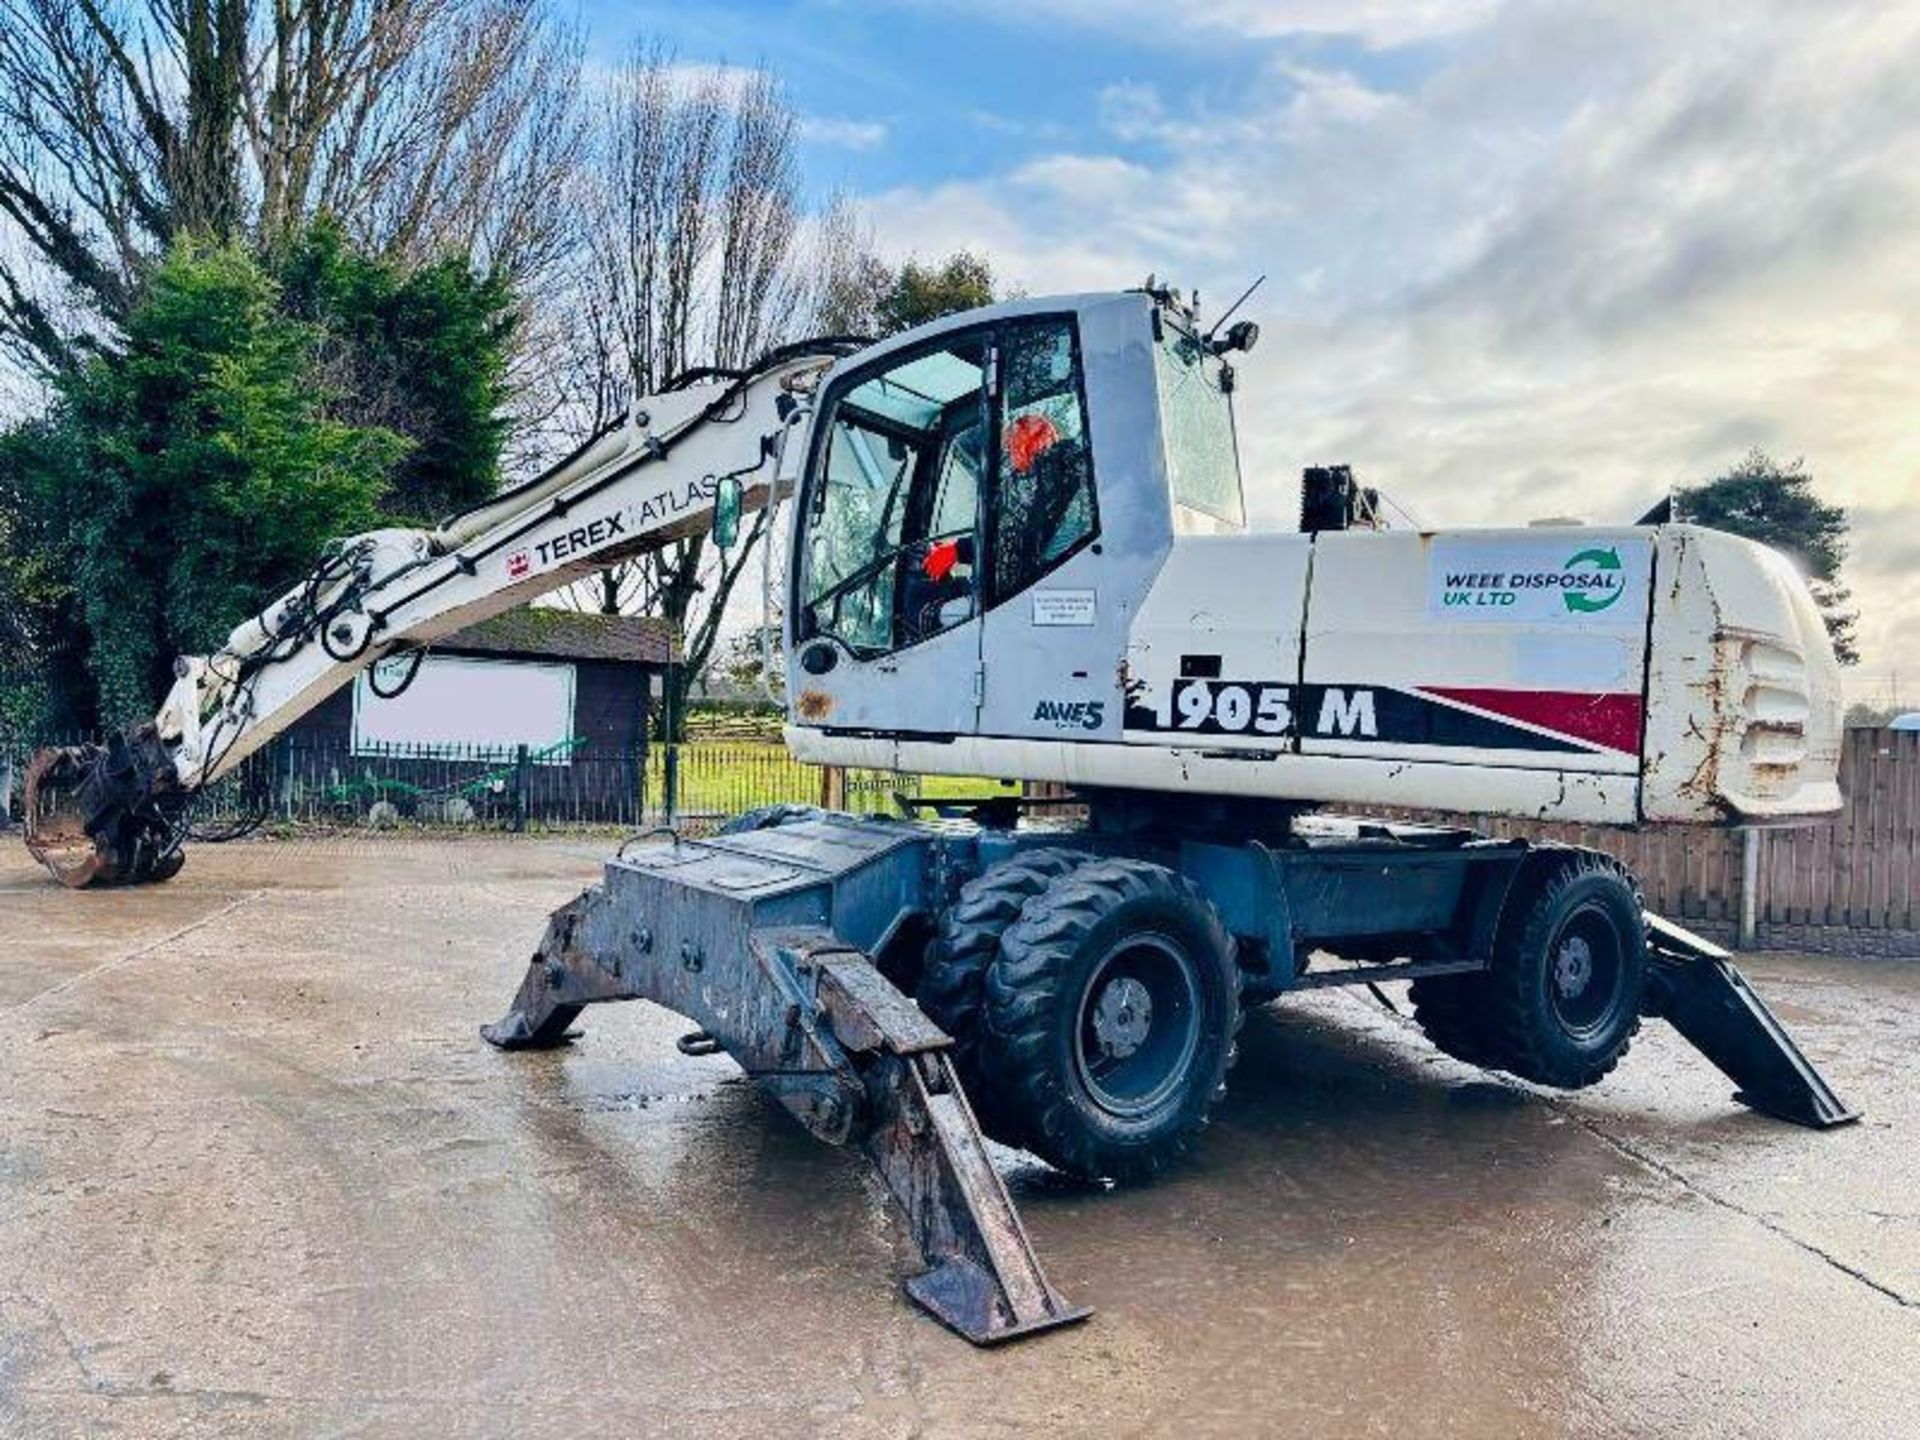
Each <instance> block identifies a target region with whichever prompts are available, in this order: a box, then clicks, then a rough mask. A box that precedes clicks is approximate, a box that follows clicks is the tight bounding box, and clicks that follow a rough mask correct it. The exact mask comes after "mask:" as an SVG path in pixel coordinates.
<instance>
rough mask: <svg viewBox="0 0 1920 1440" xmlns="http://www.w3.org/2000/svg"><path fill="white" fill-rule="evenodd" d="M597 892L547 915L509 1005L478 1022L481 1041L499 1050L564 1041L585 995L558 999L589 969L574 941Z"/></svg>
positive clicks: (541, 1047)
mask: <svg viewBox="0 0 1920 1440" xmlns="http://www.w3.org/2000/svg"><path fill="white" fill-rule="evenodd" d="M597 894H598V890H597V888H596V889H594V890H588V891H587V892H586V893H585V894H583V895H580V896H579V897H578V898H576V899H574V900H570V901H568V902H567V903H566V904H565V905H562V906H561V907H560V908H559V909H558V910H556V911H554V912H553V914H552V915H551V916H550V917H548V920H547V933H546V934H544V935H542V936H541V937H540V947H539V948H538V949H537V950H535V951H534V953H533V960H532V962H531V963H530V964H529V965H528V967H527V974H526V978H525V979H524V980H522V981H521V982H520V991H519V993H518V994H516V995H515V996H514V997H513V1005H512V1008H510V1009H509V1010H508V1011H507V1013H506V1014H505V1015H504V1016H502V1017H501V1018H500V1019H498V1020H496V1021H495V1022H494V1023H493V1024H491V1025H482V1026H481V1027H480V1038H481V1039H483V1040H485V1041H486V1042H487V1043H488V1044H489V1045H494V1046H497V1047H499V1048H500V1049H502V1050H550V1049H552V1048H553V1047H554V1046H556V1045H564V1044H565V1043H566V1042H567V1040H568V1038H569V1034H568V1028H569V1027H570V1026H571V1025H572V1024H573V1022H574V1021H575V1020H577V1019H578V1018H579V1017H580V1008H581V1005H582V1004H584V1003H585V998H586V997H582V998H581V999H580V1000H577V1001H576V1000H571V999H562V998H561V995H560V992H562V991H572V990H578V989H580V988H581V986H580V982H579V981H578V980H577V979H575V978H574V977H576V976H583V975H585V974H587V973H588V969H589V967H588V965H587V963H586V956H585V955H584V954H583V953H582V951H581V950H580V948H579V943H578V942H579V933H580V920H581V916H582V915H583V913H584V912H585V910H586V907H587V906H588V905H589V904H590V903H592V901H593V900H594V897H595V896H596V895H597ZM602 998H607V999H614V998H619V997H615V996H606V997H602Z"/></svg>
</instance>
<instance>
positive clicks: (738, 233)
mask: <svg viewBox="0 0 1920 1440" xmlns="http://www.w3.org/2000/svg"><path fill="white" fill-rule="evenodd" d="M601 100H602V102H603V103H601V104H600V105H599V106H598V107H596V108H597V111H598V119H597V121H596V124H595V127H594V133H593V137H592V141H591V144H590V148H589V152H588V153H589V155H590V157H591V162H590V166H589V171H590V174H591V176H592V183H591V185H590V186H589V194H588V195H587V196H586V198H585V203H584V206H583V209H582V212H581V213H582V216H583V219H582V229H581V266H580V271H579V285H578V293H577V294H576V296H575V298H574V302H573V304H572V305H571V306H570V307H569V310H568V312H567V313H568V315H569V321H568V324H567V327H566V328H567V331H568V336H567V339H568V340H569V341H570V342H571V344H572V345H574V346H575V347H576V350H575V353H576V355H577V356H578V357H579V358H580V362H581V363H578V364H575V365H572V366H565V367H561V368H560V369H558V370H557V371H556V372H555V374H556V375H557V376H559V377H560V378H561V379H562V381H563V383H564V384H565V385H566V386H567V387H568V388H569V390H570V394H569V396H568V397H567V400H566V401H565V402H564V403H563V404H562V405H561V406H560V407H559V409H560V410H561V412H562V413H567V414H570V415H571V416H572V417H574V428H575V429H576V431H577V430H578V429H583V428H586V427H587V426H589V425H591V426H595V427H597V426H599V425H603V424H605V423H607V422H608V421H610V420H612V419H614V418H615V417H616V416H618V415H620V414H622V413H624V411H625V410H626V409H627V407H628V406H629V405H630V404H631V403H632V402H633V400H634V398H635V397H636V396H639V395H644V394H647V393H649V392H651V391H656V390H658V389H660V388H661V387H662V386H663V385H664V384H666V383H667V382H668V381H669V380H671V379H672V378H673V377H675V376H676V375H679V374H682V373H684V372H685V371H687V370H689V369H691V368H694V367H696V366H704V365H718V366H729V367H738V366H741V365H745V364H748V363H750V362H751V361H752V360H754V359H755V358H757V357H758V356H759V355H761V354H763V353H764V352H765V351H767V350H768V349H770V348H772V347H773V346H775V345H778V344H781V343H783V342H785V341H789V340H792V339H796V338H798V337H799V336H800V335H802V334H805V333H810V332H813V331H814V326H813V322H814V320H815V319H816V318H817V317H818V313H819V309H820V306H819V297H820V295H821V293H822V291H823V286H824V285H825V284H826V283H827V280H826V278H825V277H827V276H828V275H830V274H831V273H832V272H831V269H830V268H828V269H823V268H822V265H823V262H824V263H827V264H828V265H829V267H830V265H831V263H832V261H833V256H834V255H837V254H838V253H839V252H838V250H835V251H834V252H833V255H823V253H822V250H821V247H820V245H819V243H818V241H817V237H818V235H819V234H820V233H821V232H822V230H823V226H822V225H821V223H820V222H819V221H816V220H815V219H813V218H811V217H809V216H808V215H807V214H806V213H805V211H804V210H803V208H802V206H801V203H800V200H799V193H798V191H799V186H798V180H797V176H796V167H795V159H794V133H795V128H796V126H795V116H794V113H793V110H792V108H791V107H790V106H789V105H788V103H787V101H786V99H785V97H784V96H783V94H782V93H781V90H780V88H779V85H778V83H777V82H776V81H775V80H774V78H773V77H772V76H770V75H768V74H766V73H765V72H763V71H717V70H713V69H711V68H701V67H683V66H679V65H677V64H675V63H674V61H673V59H672V57H671V56H670V55H669V54H668V53H667V52H665V51H664V50H662V49H660V48H659V47H658V46H650V45H643V46H640V47H636V49H635V50H634V51H633V53H632V54H631V55H630V57H629V58H628V59H627V61H626V62H625V63H624V64H623V65H621V66H620V68H619V69H618V71H617V72H616V73H615V74H614V76H613V77H612V78H611V80H610V81H609V82H608V90H607V93H606V94H605V95H604V96H602V97H601ZM833 223H835V224H838V223H839V222H838V221H835V222H833ZM849 233H850V232H849ZM810 241H812V242H813V243H810ZM766 532H767V518H766V516H765V515H764V514H762V515H760V516H758V517H756V519H755V520H754V522H753V523H752V524H751V525H750V526H749V527H748V528H747V530H746V531H745V533H744V534H743V536H742V541H741V543H740V544H738V545H737V546H735V547H734V548H733V549H732V550H731V551H726V552H722V551H720V550H718V549H717V548H716V547H714V546H712V545H709V544H708V543H707V540H706V537H704V536H696V537H693V538H691V539H687V540H682V541H678V542H676V543H674V544H672V545H670V546H668V547H666V548H665V549H663V550H661V551H659V552H656V553H655V554H652V555H648V556H643V557H641V558H639V559H636V560H632V561H629V562H627V563H626V564H624V565H622V566H620V567H618V568H617V569H614V570H609V571H606V572H604V573H603V574H601V575H599V576H597V577H595V579H594V580H592V581H590V582H587V583H584V584H582V585H580V586H577V587H575V589H574V590H573V591H572V592H571V594H570V595H569V596H568V603H570V604H572V605H574V606H576V607H577V608H581V609H590V610H599V611H603V612H608V613H617V612H635V611H643V612H645V613H649V614H655V615H659V616H662V617H663V618H665V619H667V620H669V621H671V622H672V623H673V624H674V625H676V626H677V627H679V629H680V632H681V635H682V644H683V650H684V654H685V657H686V659H685V664H684V666H683V667H682V668H681V671H680V672H679V674H678V675H677V676H676V677H675V680H674V688H673V693H672V694H671V695H670V697H669V699H670V702H671V703H670V706H669V712H670V713H671V714H672V715H674V716H678V715H680V714H681V713H682V712H683V710H684V702H685V698H686V694H687V690H688V688H689V687H690V685H691V683H692V681H693V679H694V678H695V677H697V676H698V675H699V674H701V673H702V672H703V671H704V670H705V669H706V667H707V665H708V664H709V662H710V661H711V660H712V659H713V656H714V653H715V647H716V643H717V641H718V640H719V637H720V633H721V629H722V626H723V623H724V620H725V613H726V608H727V602H728V599H729V598H730V597H731V596H732V594H733V593H734V590H735V588H736V586H737V585H738V583H739V581H740V579H741V577H742V575H743V574H745V573H746V570H747V565H748V560H749V557H751V556H752V554H753V552H754V550H755V549H756V547H757V546H758V545H759V544H760V543H762V542H763V541H764V540H765V538H766Z"/></svg>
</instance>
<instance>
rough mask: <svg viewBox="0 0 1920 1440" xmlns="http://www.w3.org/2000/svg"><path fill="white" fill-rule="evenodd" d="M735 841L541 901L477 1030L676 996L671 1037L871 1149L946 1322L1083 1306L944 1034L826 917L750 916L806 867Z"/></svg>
mask: <svg viewBox="0 0 1920 1440" xmlns="http://www.w3.org/2000/svg"><path fill="white" fill-rule="evenodd" d="M846 833H847V834H848V835H849V836H852V837H853V838H854V839H855V840H859V839H862V838H870V837H863V836H860V835H858V834H856V833H855V832H854V831H853V830H852V829H851V828H849V829H848V830H847V831H846ZM881 840H882V842H883V844H882V845H880V846H878V847H876V848H875V849H872V850H869V851H867V852H865V855H864V858H865V859H866V860H871V861H873V862H874V863H876V864H881V865H884V864H886V863H888V862H889V861H890V860H896V859H899V858H900V856H899V853H898V851H897V850H896V851H895V852H894V853H893V854H891V855H890V854H888V853H886V852H885V848H884V847H885V846H887V845H897V843H898V842H897V841H896V839H895V837H894V836H893V835H886V834H883V835H882V836H881ZM734 843H735V844H736V846H738V847H740V848H738V849H735V850H734V851H732V852H728V851H726V850H724V849H721V848H719V847H710V846H706V845H702V844H700V843H698V842H694V843H687V842H682V843H679V844H676V845H674V846H672V847H671V848H670V849H668V848H666V847H663V851H662V854H661V855H660V856H659V857H658V861H657V869H656V870H655V871H654V873H648V872H649V868H650V865H651V864H652V863H653V857H641V858H638V859H636V860H631V861H626V862H621V861H617V860H616V861H614V862H611V863H609V865H608V866H607V875H606V882H605V884H603V885H601V886H596V887H595V888H593V889H591V890H589V891H587V892H586V893H585V894H583V895H582V896H580V897H579V898H578V899H576V900H574V901H573V902H572V903H571V904H568V905H566V906H563V907H562V908H561V909H559V910H557V911H555V912H554V914H553V917H552V919H551V920H550V921H549V922H548V926H547V933H546V936H545V938H544V939H543V940H542V941H541V943H540V948H539V950H538V951H537V952H536V953H535V955H534V957H533V962H532V965H531V967H530V968H529V970H528V971H527V975H526V978H525V980H524V981H523V983H522V984H521V986H520V991H519V993H518V994H517V995H516V996H515V997H514V1001H513V1006H512V1008H511V1009H510V1010H509V1011H508V1013H507V1016H506V1018H505V1019H503V1020H501V1021H500V1022H499V1023H498V1024H495V1025H489V1026H486V1027H484V1028H483V1029H482V1031H481V1034H482V1035H483V1036H484V1037H485V1039H486V1040H488V1041H489V1042H490V1043H492V1044H494V1045H496V1046H498V1047H500V1048H501V1049H503V1050H518V1049H530V1048H544V1047H549V1046H553V1045H558V1044H561V1043H564V1042H565V1041H566V1040H567V1039H569V1038H571V1035H570V1032H569V1027H570V1026H571V1025H572V1024H573V1022H574V1021H575V1020H576V1019H578V1018H579V1015H580V1012H581V1010H582V1009H583V1008H584V1007H585V1006H588V1005H592V1004H597V1003H600V1002H604V1001H610V1000H631V999H647V1000H652V1001H655V1002H656V1003H658V1004H661V1005H664V1006H666V1007H667V1008H668V1009H671V1010H674V1011H677V1012H678V1013H680V1014H682V1015H685V1016H686V1017H688V1018H689V1019H690V1020H692V1021H693V1022H694V1023H695V1024H696V1025H699V1026H701V1027H703V1028H702V1030H701V1032H700V1033H698V1034H696V1035H693V1036H689V1037H687V1038H686V1039H685V1040H683V1041H682V1042H681V1049H682V1051H683V1052H685V1053H687V1054H711V1053H713V1052H714V1051H715V1050H718V1049H725V1050H726V1051H727V1053H728V1054H730V1055H731V1056H732V1057H733V1058H734V1059H735V1060H737V1061H738V1062H739V1063H740V1065H741V1068H743V1069H744V1070H746V1072H747V1073H748V1074H749V1075H752V1076H753V1077H754V1078H755V1079H756V1080H757V1081H759V1082H760V1084H761V1085H762V1086H763V1087H764V1088H765V1089H767V1090H768V1091H769V1092H770V1093H772V1094H773V1095H774V1096H775V1097H776V1098H777V1099H779V1101H780V1102H781V1103H782V1104H783V1105H784V1106H786V1108H787V1109H788V1110H789V1111H790V1112H791V1113H792V1114H793V1115H794V1117H795V1118H796V1119H798V1120H799V1121H800V1122H801V1124H803V1125H805V1126H806V1127H807V1129H809V1130H810V1131H812V1132H813V1133H814V1134H815V1135H816V1136H818V1137H819V1138H820V1139H823V1140H826V1141H828V1142H829V1143H831V1144H834V1145H841V1146H847V1147H849V1148H857V1149H858V1150H860V1151H861V1152H862V1153H864V1154H865V1155H866V1157H867V1158H868V1160H870V1161H871V1162H872V1164H873V1167H874V1169H875V1171H876V1172H877V1173H878V1175H879V1178H880V1179H881V1180H882V1181H883V1182H884V1184H885V1185H886V1188H887V1190H888V1192H889V1194H890V1195H891V1197H892V1199H893V1201H894V1203H895V1205H896V1206H897V1207H898V1210H899V1213H900V1215H901V1217H902V1219H903V1220H904V1221H905V1223H906V1226H907V1232H908V1234H910V1235H911V1236H912V1237H913V1240H914V1242H915V1244H916V1245H917V1247H918V1248H919V1251H920V1254H921V1258H922V1260H923V1262H924V1264H925V1266H926V1269H925V1271H924V1273H922V1274H919V1275H916V1276H914V1277H913V1278H911V1279H909V1280H908V1281H907V1282H906V1288H907V1293H908V1294H909V1295H910V1296H911V1297H912V1298H913V1299H914V1300H915V1301H916V1302H917V1303H918V1304H919V1305H921V1306H922V1307H924V1308H925V1309H926V1310H927V1311H928V1312H929V1313H931V1314H932V1315H933V1316H935V1317H936V1318H937V1319H939V1320H940V1321H941V1322H942V1323H944V1324H946V1325H948V1326H950V1327H951V1328H953V1329H954V1330H956V1331H958V1332H959V1333H960V1334H962V1335H964V1336H965V1337H966V1338H967V1339H969V1340H971V1341H973V1342H974V1343H975V1344H976V1345H992V1344H997V1343H999V1342H1001V1341H1004V1340H1010V1339H1013V1338H1015V1337H1017V1336H1022V1335H1031V1334H1034V1333H1036V1332H1039V1331H1042V1330H1048V1329H1051V1328H1053V1327H1054V1326H1058V1325H1066V1324H1071V1323H1072V1322H1074V1321H1077V1320H1082V1319H1085V1318H1086V1317H1087V1315H1088V1314H1089V1313H1091V1312H1090V1311H1088V1310H1086V1309H1084V1308H1082V1307H1078V1306H1074V1305H1070V1304H1068V1303H1067V1302H1066V1301H1065V1300H1063V1299H1062V1298H1061V1296H1060V1295H1059V1294H1058V1293H1057V1292H1056V1291H1055V1290H1054V1289H1053V1287H1052V1285H1050V1284H1049V1283H1048V1281H1047V1277H1046V1275H1045V1273H1044V1272H1043V1271H1042V1269H1041V1267H1040V1261H1039V1258H1038V1256H1037V1255H1036V1254H1035V1253H1034V1249H1033V1242H1032V1241H1031V1240H1030V1239H1029V1238H1028V1236H1027V1232H1026V1227H1025V1226H1024V1225H1022V1224H1021V1222H1020V1216H1019V1214H1018V1212H1017V1211H1016V1210H1015V1209H1014V1207H1013V1200H1012V1198H1011V1197H1010V1196H1009V1195H1008V1193H1007V1189H1006V1186H1005V1185H1004V1184H1003V1183H1002V1182H1001V1179H1000V1176H999V1174H998V1173H997V1172H996V1171H995V1170H994V1168H993V1163H992V1161H991V1159H990V1158H989V1157H988V1155H987V1151H986V1146H985V1143H984V1141H983V1140H982V1139H981V1135H980V1130H979V1127H978V1125H977V1124H976V1122H975V1120H974V1116H973V1111H972V1109H971V1107H969V1105H968V1104H967V1100H966V1097H965V1095H964V1094H963V1093H962V1091H961V1088H960V1083H959V1081H958V1080H957V1079H956V1078H955V1076H954V1072H953V1067H952V1064H951V1062H950V1061H949V1060H948V1058H947V1053H946V1052H947V1049H948V1047H949V1046H950V1045H951V1044H952V1041H951V1040H950V1039H949V1038H948V1036H947V1035H946V1033H945V1032H944V1031H942V1030H941V1029H940V1028H939V1027H938V1026H936V1025H934V1023H933V1022H932V1021H930V1020H928V1019H927V1018H926V1016H925V1015H923V1014H922V1013H921V1011H920V1010H919V1008H918V1007H917V1006H915V1005H914V1004H913V1002H912V1001H910V1000H909V999H907V997H906V996H905V995H903V994H901V992H900V991H899V990H897V989H895V988H894V986H893V985H892V984H891V983H890V982H889V981H888V980H887V979H886V978H885V977H884V976H882V975H881V973H880V972H879V971H878V970H877V969H875V968H874V966H873V964H872V962H871V961H870V960H869V959H868V958H867V956H866V955H865V954H863V953H862V952H860V951H859V950H856V949H854V948H852V947H850V946H848V945H846V944H845V943H844V942H842V941H841V940H839V939H838V938H837V937H836V936H834V935H833V934H832V933H831V932H830V931H828V930H826V929H824V928H822V927H820V926H818V925H797V926H796V925H783V926H767V927H761V926H758V925H755V924H753V923H752V919H751V916H750V911H751V909H752V906H753V900H752V899H751V898H747V897H752V896H754V895H755V893H756V891H758V892H759V894H760V896H761V898H765V896H766V894H767V892H768V891H778V890H780V889H781V888H782V887H783V886H790V885H797V886H799V888H802V889H804V888H805V882H804V880H790V879H782V878H779V876H784V877H796V876H798V875H799V869H800V867H797V866H795V865H793V864H788V865H786V866H785V867H784V869H783V870H781V871H780V872H778V875H776V872H775V867H774V866H773V865H772V864H771V863H768V864H766V865H761V864H760V863H759V860H758V857H755V856H752V855H749V854H746V853H743V852H744V850H745V847H746V845H747V843H748V842H746V841H736V842H734ZM676 872H678V873H676ZM768 877H774V878H768ZM709 882H713V883H709ZM761 882H764V884H763V883H761ZM789 898H790V895H789Z"/></svg>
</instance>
